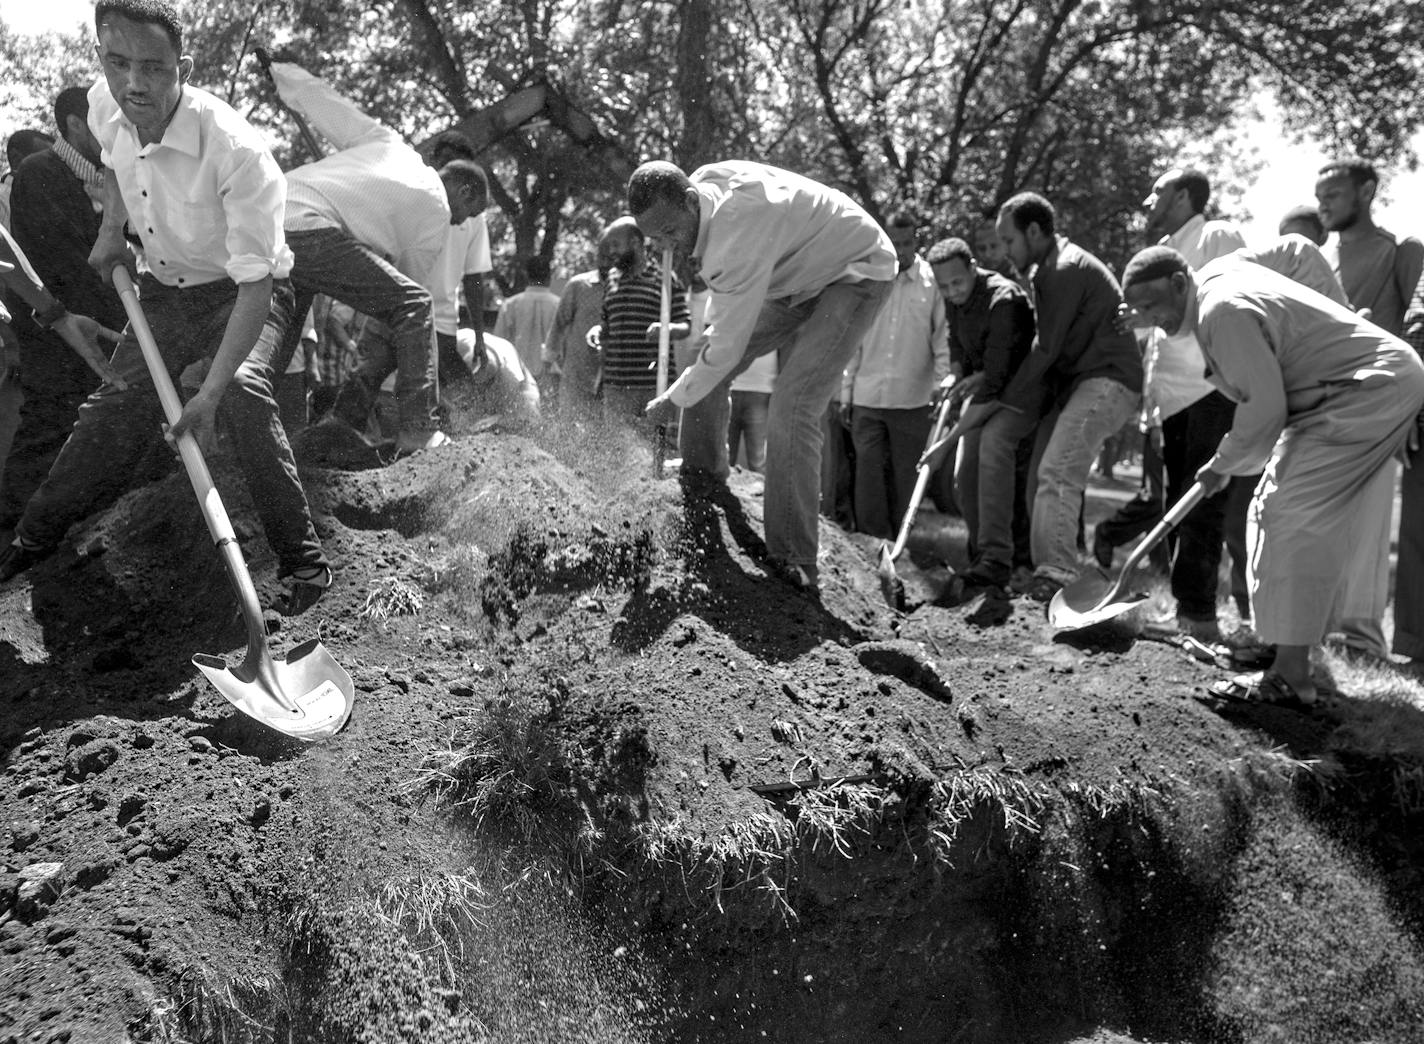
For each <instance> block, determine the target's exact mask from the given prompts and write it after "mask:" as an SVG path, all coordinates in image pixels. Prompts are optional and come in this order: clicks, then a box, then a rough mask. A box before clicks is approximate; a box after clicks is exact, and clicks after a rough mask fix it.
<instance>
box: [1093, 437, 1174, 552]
mask: <svg viewBox="0 0 1424 1044" xmlns="http://www.w3.org/2000/svg"><path fill="white" fill-rule="evenodd" d="M1164 438H1165V436H1164ZM1166 496H1167V479H1166V476H1165V474H1164V466H1163V464H1162V454H1161V453H1159V452H1158V451H1157V449H1156V448H1155V447H1154V446H1153V445H1152V440H1151V439H1148V438H1144V439H1143V440H1142V485H1141V488H1139V489H1138V491H1137V496H1135V497H1133V498H1132V499H1131V500H1129V501H1128V502H1127V503H1125V504H1123V505H1122V507H1120V508H1118V509H1117V511H1116V512H1115V513H1114V514H1112V515H1111V516H1109V517H1108V518H1105V519H1103V520H1102V521H1101V522H1099V523H1098V528H1097V534H1098V536H1100V537H1101V538H1102V539H1104V540H1106V541H1107V542H1108V543H1109V544H1111V545H1112V546H1113V547H1121V546H1122V545H1123V544H1126V543H1127V542H1128V541H1130V540H1134V539H1136V538H1137V537H1140V536H1141V535H1142V534H1144V533H1146V532H1147V531H1148V530H1150V529H1151V528H1152V527H1153V526H1155V525H1156V524H1157V523H1158V522H1161V521H1162V516H1163V515H1164V514H1165V513H1166V505H1165V504H1164V500H1165V499H1166ZM1176 546H1177V533H1176V531H1175V530H1174V531H1172V532H1171V533H1168V534H1167V539H1165V540H1164V541H1162V543H1161V544H1158V545H1157V547H1156V548H1154V549H1153V551H1152V552H1151V554H1150V555H1149V556H1148V558H1149V560H1150V561H1151V562H1152V564H1153V565H1154V566H1156V567H1157V568H1158V569H1160V570H1162V572H1164V573H1166V572H1169V571H1170V570H1171V568H1172V549H1173V548H1175V547H1176Z"/></svg>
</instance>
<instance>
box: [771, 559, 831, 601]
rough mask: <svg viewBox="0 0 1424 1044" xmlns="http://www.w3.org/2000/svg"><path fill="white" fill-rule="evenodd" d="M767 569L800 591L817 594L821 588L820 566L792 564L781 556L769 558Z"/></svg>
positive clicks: (772, 574)
mask: <svg viewBox="0 0 1424 1044" xmlns="http://www.w3.org/2000/svg"><path fill="white" fill-rule="evenodd" d="M766 571H767V572H768V573H769V574H770V575H771V576H774V577H776V579H778V580H780V581H781V582H782V583H784V584H790V585H791V586H792V587H794V588H796V590H798V591H804V592H806V593H807V594H810V595H813V596H814V595H817V594H819V593H820V590H821V570H820V567H818V566H816V565H814V564H812V565H792V564H791V563H790V562H783V561H782V560H781V559H779V558H770V559H767V563H766Z"/></svg>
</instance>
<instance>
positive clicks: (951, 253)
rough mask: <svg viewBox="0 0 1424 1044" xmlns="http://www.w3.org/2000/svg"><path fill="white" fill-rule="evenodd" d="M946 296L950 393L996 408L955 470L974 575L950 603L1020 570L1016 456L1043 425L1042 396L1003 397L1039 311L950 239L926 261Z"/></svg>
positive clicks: (959, 582) (964, 576) (966, 444)
mask: <svg viewBox="0 0 1424 1044" xmlns="http://www.w3.org/2000/svg"><path fill="white" fill-rule="evenodd" d="M925 260H926V261H928V262H929V265H930V268H931V269H933V271H934V276H935V282H936V283H937V284H938V285H939V289H940V292H941V293H942V294H943V295H944V298H945V304H946V306H947V312H948V319H949V351H950V357H951V360H952V368H953V374H954V377H955V383H954V384H953V386H952V388H951V390H950V395H951V396H953V397H954V398H956V399H960V400H966V401H967V403H968V405H969V407H970V408H971V409H972V408H980V409H983V410H991V411H992V412H990V413H989V415H988V419H987V420H985V422H984V423H983V424H982V425H981V426H980V427H977V428H975V429H974V430H972V431H970V432H969V433H968V434H966V435H965V436H964V439H963V443H962V445H961V447H960V453H959V464H958V467H957V468H956V469H955V476H954V478H955V496H956V498H957V499H958V502H959V506H960V509H961V511H962V512H963V514H964V521H965V524H966V525H967V526H968V528H969V558H970V565H969V568H968V569H967V570H965V571H964V572H963V573H961V574H959V575H958V576H956V577H955V580H954V582H953V588H952V590H951V592H950V597H951V599H952V600H954V601H961V600H963V599H964V598H966V597H968V596H969V595H971V594H972V593H973V591H974V590H975V589H977V588H986V587H1004V586H1006V585H1007V584H1008V582H1009V574H1010V571H1011V569H1012V567H1013V558H1014V540H1013V532H1012V527H1013V517H1014V499H1015V497H1014V457H1015V453H1016V451H1017V448H1018V445H1019V443H1021V442H1022V441H1023V440H1024V439H1025V438H1026V437H1027V436H1028V435H1029V434H1030V433H1031V432H1032V431H1033V429H1034V427H1035V425H1036V423H1037V420H1038V412H1037V405H1038V396H1037V395H1036V394H1035V395H1027V396H1026V395H1024V394H1023V393H1022V392H1020V393H1019V399H1018V401H1005V400H1004V399H1003V398H1002V396H1003V395H1004V392H1005V390H1006V389H1007V387H1008V385H1009V380H1010V378H1011V377H1012V376H1013V375H1014V373H1015V372H1016V371H1017V370H1018V368H1019V367H1020V366H1021V365H1022V363H1023V361H1024V359H1025V358H1027V357H1028V353H1029V350H1030V349H1031V348H1032V347H1033V309H1032V308H1030V307H1029V303H1028V295H1027V294H1025V293H1024V292H1023V290H1022V289H1021V288H1020V287H1019V286H1018V284H1017V283H1015V282H1013V281H1012V280H1010V279H1006V278H1004V277H1003V276H1001V275H999V274H997V273H995V272H991V271H989V270H988V269H984V268H980V267H978V266H977V265H976V264H975V261H974V254H973V252H972V251H971V250H970V249H969V244H967V243H966V242H964V240H962V239H945V240H942V241H940V242H938V243H936V244H935V245H934V246H933V247H931V248H930V251H929V254H928V255H927V257H926V258H925Z"/></svg>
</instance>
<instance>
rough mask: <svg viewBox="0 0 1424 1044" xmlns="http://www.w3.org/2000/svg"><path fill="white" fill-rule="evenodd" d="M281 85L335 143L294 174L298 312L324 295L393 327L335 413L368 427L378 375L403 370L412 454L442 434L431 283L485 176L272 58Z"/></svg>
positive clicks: (402, 444)
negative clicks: (434, 157) (433, 164)
mask: <svg viewBox="0 0 1424 1044" xmlns="http://www.w3.org/2000/svg"><path fill="white" fill-rule="evenodd" d="M269 72H270V73H271V76H272V80H273V82H274V83H275V84H276V85H277V93H278V94H279V95H280V96H281V98H282V100H283V101H284V102H285V103H286V104H287V105H289V106H290V107H291V108H292V109H294V110H295V111H297V112H299V113H301V114H302V115H303V116H304V117H306V119H307V120H308V121H309V122H310V124H311V126H312V127H313V128H314V129H315V130H316V131H317V132H319V133H320V134H321V135H322V136H324V137H325V138H326V139H327V140H328V141H330V142H332V144H334V145H335V146H336V147H337V151H336V152H333V153H331V154H330V155H327V156H325V157H323V158H322V159H320V160H317V161H316V162H315V163H308V164H306V165H305V166H301V167H298V168H297V169H296V170H293V171H289V172H288V174H287V217H286V222H285V228H286V232H287V239H288V242H290V244H291V247H292V252H293V254H294V255H295V263H294V264H293V267H292V283H293V285H294V286H295V287H296V289H297V308H298V314H305V312H304V311H302V309H303V308H305V307H309V306H310V303H311V299H312V298H313V297H314V296H315V295H317V294H328V295H329V296H331V297H333V298H335V299H336V300H338V301H342V302H344V303H346V304H349V305H351V306H352V307H353V308H355V309H357V310H358V311H360V312H362V313H364V314H365V315H369V316H370V317H371V318H373V319H376V320H378V321H380V322H382V323H385V324H386V326H387V327H388V328H389V329H390V332H391V338H390V341H391V345H392V348H393V352H392V354H393V355H394V358H390V357H389V356H387V355H386V354H385V353H381V354H379V355H373V356H369V357H367V358H364V359H362V361H361V366H360V368H359V369H358V370H357V372H356V374H355V376H354V377H353V378H352V379H351V380H349V381H348V382H347V383H346V386H345V387H344V388H343V389H342V391H341V394H339V395H338V396H337V399H336V404H335V406H334V407H333V410H332V411H333V413H334V414H335V415H336V416H337V417H339V418H340V419H342V420H344V421H346V422H347V423H349V424H351V425H352V426H353V427H355V428H357V429H360V428H362V427H364V426H365V423H366V420H367V415H368V414H369V411H370V407H371V404H372V403H373V402H374V400H375V397H376V395H377V394H378V393H379V390H380V386H381V382H383V381H384V380H385V379H386V377H387V376H389V374H390V372H391V370H392V369H394V370H395V373H396V401H397V404H398V408H399V412H400V434H399V436H398V437H397V440H396V449H397V451H398V452H401V453H410V452H415V451H418V450H422V449H429V448H432V447H434V446H438V445H440V444H441V443H442V442H444V441H445V436H444V435H443V434H442V433H441V432H440V430H439V424H438V421H437V419H436V406H437V400H438V385H437V374H436V341H435V327H434V312H433V299H432V296H431V292H430V290H429V287H430V286H431V285H432V282H433V281H434V276H435V272H436V266H437V263H438V262H439V261H440V259H441V256H442V255H443V254H444V253H445V251H446V247H447V243H448V241H449V238H450V235H449V231H450V227H451V226H452V225H459V224H460V223H461V222H463V221H464V220H465V219H466V218H468V217H470V216H472V215H474V214H478V213H480V212H481V211H483V210H484V208H485V206H486V204H487V202H488V193H489V186H488V184H487V182H486V180H485V176H484V172H483V171H482V170H480V168H479V167H477V166H475V165H474V164H472V163H468V162H466V161H463V160H461V161H456V162H453V163H450V164H447V165H446V166H445V167H444V168H443V169H442V170H441V171H439V172H438V173H437V172H436V171H434V170H432V169H431V168H430V167H429V166H427V165H426V163H425V160H424V159H423V158H422V157H421V155H420V153H418V152H416V150H415V149H414V148H413V147H412V146H410V145H409V144H407V143H406V142H405V140H404V139H402V138H401V136H400V135H398V134H397V133H396V132H395V131H393V130H391V129H389V128H387V127H384V126H382V125H381V124H380V123H379V122H378V121H376V120H374V119H372V118H371V117H370V116H367V115H366V114H365V113H364V112H362V111H361V110H360V109H358V108H357V107H356V106H355V105H353V104H352V103H351V102H350V101H349V100H347V99H346V98H344V97H342V96H341V95H340V94H338V93H337V92H336V91H335V90H333V89H332V88H331V87H330V86H329V85H327V84H325V83H323V82H322V81H321V80H319V79H317V78H316V77H315V76H312V75H311V74H310V73H308V72H306V71H305V70H304V69H302V68H300V67H299V66H296V65H291V64H289V63H286V62H271V63H270V65H269Z"/></svg>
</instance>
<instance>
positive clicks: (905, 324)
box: [841, 254, 949, 410]
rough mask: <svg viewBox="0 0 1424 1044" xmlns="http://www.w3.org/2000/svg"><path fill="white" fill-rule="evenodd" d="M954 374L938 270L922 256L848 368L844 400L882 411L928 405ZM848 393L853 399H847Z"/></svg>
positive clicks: (902, 277) (898, 281) (902, 276)
mask: <svg viewBox="0 0 1424 1044" xmlns="http://www.w3.org/2000/svg"><path fill="white" fill-rule="evenodd" d="M948 375H949V323H948V321H947V320H946V319H945V312H944V296H943V295H942V294H941V293H940V292H939V285H938V284H937V283H936V282H935V277H934V270H933V269H932V268H930V266H929V263H928V262H927V261H925V259H924V258H922V257H920V256H919V255H918V254H917V255H916V256H915V259H914V260H913V261H911V262H910V264H909V266H908V267H907V268H906V269H905V270H904V271H903V272H901V273H899V274H898V275H896V276H895V282H894V284H893V285H892V286H891V287H890V296H889V298H888V299H887V300H886V301H885V306H884V307H883V308H881V310H880V314H879V315H877V316H876V317H875V324H874V325H873V326H871V328H870V332H869V333H867V334H866V335H865V341H864V342H863V343H862V344H861V346H860V347H859V348H858V349H856V353H855V355H853V356H852V357H851V361H850V365H849V366H847V367H846V372H845V376H844V379H843V380H842V382H841V401H842V402H849V403H852V404H853V405H856V406H870V407H874V408H876V409H883V410H908V409H915V408H917V407H920V406H928V405H929V404H930V400H931V399H932V398H934V393H935V389H936V388H937V387H939V382H940V381H942V380H943V379H944V378H945V377H947V376H948ZM847 393H848V395H847Z"/></svg>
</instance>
